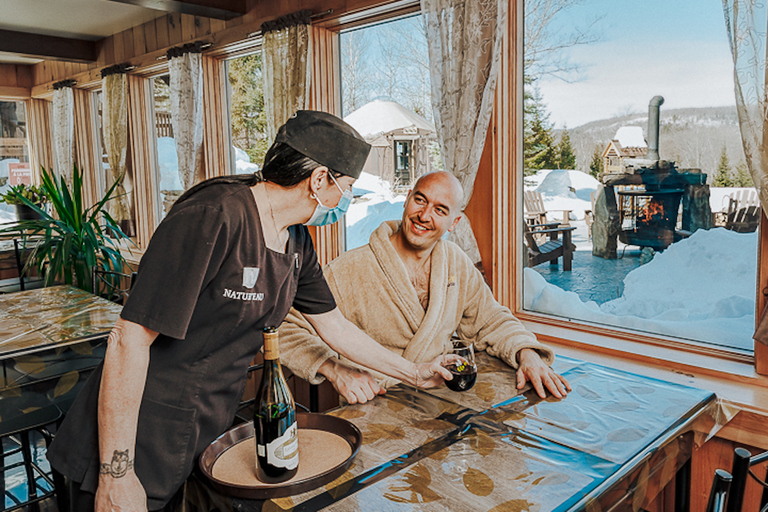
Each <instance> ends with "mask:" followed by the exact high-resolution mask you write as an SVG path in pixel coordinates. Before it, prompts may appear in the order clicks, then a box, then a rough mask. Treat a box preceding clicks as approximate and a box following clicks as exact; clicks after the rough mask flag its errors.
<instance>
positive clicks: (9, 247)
mask: <svg viewBox="0 0 768 512" xmlns="http://www.w3.org/2000/svg"><path fill="white" fill-rule="evenodd" d="M23 270H24V268H23V264H22V261H21V249H20V247H19V240H18V238H12V239H8V238H6V239H2V240H0V293H10V292H17V291H24V289H25V287H24V273H23Z"/></svg>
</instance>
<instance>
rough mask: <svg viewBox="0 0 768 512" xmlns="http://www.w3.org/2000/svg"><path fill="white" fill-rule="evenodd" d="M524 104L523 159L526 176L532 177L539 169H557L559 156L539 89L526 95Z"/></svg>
mask: <svg viewBox="0 0 768 512" xmlns="http://www.w3.org/2000/svg"><path fill="white" fill-rule="evenodd" d="M524 103H525V104H524V109H525V121H524V127H523V128H524V135H523V136H524V139H523V159H524V168H525V175H526V176H530V175H532V174H535V173H536V171H538V170H539V169H555V168H557V156H558V154H557V147H556V145H555V141H554V139H553V137H552V128H551V127H550V125H549V114H547V112H546V110H545V107H544V103H543V101H542V99H541V95H540V93H539V91H538V89H537V88H534V89H533V92H526V93H525V95H524Z"/></svg>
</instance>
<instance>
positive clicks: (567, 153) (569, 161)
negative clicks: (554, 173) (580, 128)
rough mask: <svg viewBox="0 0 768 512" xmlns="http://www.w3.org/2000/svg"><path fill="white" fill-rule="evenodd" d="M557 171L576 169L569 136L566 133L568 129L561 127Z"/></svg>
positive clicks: (574, 155)
mask: <svg viewBox="0 0 768 512" xmlns="http://www.w3.org/2000/svg"><path fill="white" fill-rule="evenodd" d="M557 150H558V162H557V164H558V165H557V167H558V168H559V169H576V154H575V153H574V152H573V146H572V145H571V134H570V133H568V127H567V126H565V127H563V133H562V134H561V135H560V144H559V145H558V147H557Z"/></svg>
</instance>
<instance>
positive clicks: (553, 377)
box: [517, 348, 571, 398]
mask: <svg viewBox="0 0 768 512" xmlns="http://www.w3.org/2000/svg"><path fill="white" fill-rule="evenodd" d="M517 362H518V363H519V366H518V368H517V389H523V387H524V386H525V383H526V382H527V381H530V382H531V385H533V389H535V390H536V394H537V395H539V396H540V397H541V398H546V397H547V393H546V392H545V391H544V387H546V388H547V389H548V390H549V392H550V393H552V394H553V395H554V396H555V397H557V398H563V397H564V396H565V395H566V394H567V393H568V391H571V385H570V384H569V383H568V381H567V380H566V378H565V377H563V376H562V375H558V374H557V373H555V371H554V370H552V368H550V367H549V366H547V365H546V364H544V361H542V360H541V357H540V356H539V354H538V352H536V351H535V350H532V349H530V348H524V349H523V350H521V351H520V352H518V353H517Z"/></svg>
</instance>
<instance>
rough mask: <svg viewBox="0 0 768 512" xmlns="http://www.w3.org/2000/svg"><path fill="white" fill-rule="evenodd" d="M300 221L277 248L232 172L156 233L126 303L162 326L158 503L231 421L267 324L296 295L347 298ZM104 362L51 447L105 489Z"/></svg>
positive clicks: (145, 451)
mask: <svg viewBox="0 0 768 512" xmlns="http://www.w3.org/2000/svg"><path fill="white" fill-rule="evenodd" d="M289 232H290V238H289V242H288V246H287V251H286V253H285V254H283V253H278V252H275V251H272V250H270V249H268V248H267V247H266V245H265V244H264V239H263V235H262V230H261V223H260V220H259V213H258V209H257V208H256V204H255V202H254V198H253V195H252V193H251V190H250V188H249V187H248V186H247V185H244V184H238V183H234V184H232V183H230V184H215V185H210V186H208V187H205V188H202V189H201V190H199V191H197V192H196V193H194V194H193V195H191V196H190V197H189V198H188V199H186V200H185V201H183V202H182V203H181V204H177V205H175V206H174V207H173V209H172V210H171V211H170V213H169V214H168V216H167V217H166V219H165V220H163V222H162V223H161V224H160V226H159V227H158V228H157V231H156V232H155V234H154V236H153V237H152V240H151V242H150V244H149V247H148V249H147V251H146V253H145V255H144V257H143V258H142V261H141V265H140V267H139V275H138V279H137V280H136V284H135V286H134V287H133V289H132V290H131V295H130V298H129V300H128V302H127V303H126V305H125V307H124V308H123V311H122V314H121V316H122V318H123V319H125V320H129V321H131V322H135V323H137V324H140V325H143V326H145V327H147V328H149V329H152V330H154V331H157V332H159V333H160V335H159V336H158V338H157V339H156V340H155V342H154V343H153V344H152V346H151V348H150V363H149V371H148V375H147V383H146V387H145V391H144V396H143V398H142V404H141V410H140V412H139V424H138V435H137V446H136V463H135V464H136V472H137V474H138V476H139V478H140V480H141V482H142V484H143V485H144V487H145V489H146V491H147V496H148V499H149V503H150V505H151V506H152V505H154V506H162V504H163V503H165V501H167V499H170V497H171V496H172V495H173V493H174V492H175V490H176V489H177V488H178V487H179V486H180V485H181V483H182V482H183V481H184V479H185V478H186V477H187V476H188V475H189V473H190V472H191V470H192V467H193V464H194V461H195V458H196V457H197V456H198V455H199V454H200V453H201V452H202V450H203V449H204V448H205V447H206V446H208V444H209V443H210V442H211V441H213V439H215V438H216V437H217V436H218V435H220V434H221V433H223V432H224V431H225V430H226V428H227V427H228V426H229V425H230V424H231V421H232V418H233V415H234V412H235V408H236V406H237V404H238V402H239V399H240V397H241V396H242V392H243V388H244V385H245V378H246V371H247V368H248V365H249V363H250V361H251V360H252V359H253V357H255V355H256V353H257V352H258V350H259V349H260V348H261V345H262V337H261V331H262V329H263V328H264V327H266V326H270V325H274V326H278V325H280V323H281V322H282V321H283V318H284V317H285V315H286V314H287V313H288V311H289V310H290V308H291V306H294V307H296V309H298V310H299V311H301V312H304V313H308V314H320V313H325V312H328V311H331V310H332V309H334V308H335V307H336V304H335V302H334V300H333V296H332V295H331V292H330V290H329V288H328V285H327V283H326V282H325V279H324V277H323V273H322V269H321V268H320V265H319V264H318V261H317V256H316V254H315V251H314V247H313V245H312V240H311V238H310V236H309V232H308V231H307V229H306V227H304V226H301V225H297V226H292V227H291V228H290V229H289ZM100 373H101V372H100V371H97V372H94V375H93V376H92V378H91V379H90V380H89V382H88V383H87V384H86V386H85V388H84V389H83V392H82V393H81V396H79V397H78V399H77V401H76V403H75V404H74V405H73V408H72V410H71V411H70V414H69V415H68V417H67V420H66V421H65V423H64V425H62V428H61V430H60V432H59V434H58V435H57V442H56V443H54V444H53V445H52V446H51V450H50V451H49V459H50V460H51V462H52V464H53V465H54V467H56V468H57V469H59V471H61V472H62V473H64V474H66V475H67V476H69V477H70V478H72V479H73V480H75V481H78V482H82V484H83V485H82V488H83V489H84V490H91V489H90V488H91V487H92V488H93V489H95V487H96V479H97V476H98V475H97V462H98V461H97V459H98V441H97V438H96V433H97V430H96V407H97V400H98V384H99V382H98V381H99V380H100ZM84 437H85V438H88V439H84ZM67 439H69V440H67ZM84 441H87V442H86V444H87V445H88V446H89V448H90V449H85V450H84V449H83V444H84ZM152 508H154V507H152Z"/></svg>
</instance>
